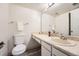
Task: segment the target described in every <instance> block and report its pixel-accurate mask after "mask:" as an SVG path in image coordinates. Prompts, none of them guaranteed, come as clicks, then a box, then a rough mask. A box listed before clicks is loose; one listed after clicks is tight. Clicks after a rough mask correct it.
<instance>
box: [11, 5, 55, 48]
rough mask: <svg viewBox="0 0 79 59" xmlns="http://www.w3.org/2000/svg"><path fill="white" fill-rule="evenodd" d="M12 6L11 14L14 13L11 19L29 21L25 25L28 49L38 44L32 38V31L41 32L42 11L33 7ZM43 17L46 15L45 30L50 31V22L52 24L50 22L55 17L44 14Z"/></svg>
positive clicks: (44, 19)
mask: <svg viewBox="0 0 79 59" xmlns="http://www.w3.org/2000/svg"><path fill="white" fill-rule="evenodd" d="M10 8H11V15H12V16H11V18H12V19H11V20H14V21H15V22H16V21H23V22H24V23H29V24H27V25H24V33H25V34H26V39H25V42H26V46H28V49H31V48H34V47H36V46H38V45H37V43H35V41H34V40H33V39H31V33H32V32H40V17H41V16H40V15H41V13H40V12H38V11H36V10H32V9H29V8H25V7H22V6H17V5H11V6H10ZM43 17H44V18H43V21H45V22H44V25H43V27H44V28H43V29H44V30H43V31H48V24H51V23H49V22H51V21H52V20H53V17H52V16H50V15H44V16H43ZM49 19H51V20H49ZM48 20H49V22H48Z"/></svg>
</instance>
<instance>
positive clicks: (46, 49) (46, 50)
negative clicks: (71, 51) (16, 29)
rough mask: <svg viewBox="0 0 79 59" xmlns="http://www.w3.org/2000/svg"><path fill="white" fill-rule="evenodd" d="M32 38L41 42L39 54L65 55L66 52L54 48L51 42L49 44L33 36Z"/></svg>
mask: <svg viewBox="0 0 79 59" xmlns="http://www.w3.org/2000/svg"><path fill="white" fill-rule="evenodd" d="M32 38H33V39H35V40H36V41H37V42H38V43H39V44H41V56H67V54H65V53H63V52H62V51H60V50H59V49H57V48H55V47H54V46H53V45H52V44H49V43H48V42H46V41H43V40H41V39H39V38H38V37H35V36H33V37H32Z"/></svg>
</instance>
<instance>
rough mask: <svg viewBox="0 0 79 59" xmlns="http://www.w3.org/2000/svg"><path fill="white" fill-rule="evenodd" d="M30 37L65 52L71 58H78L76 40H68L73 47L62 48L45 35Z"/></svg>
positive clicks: (78, 47)
mask: <svg viewBox="0 0 79 59" xmlns="http://www.w3.org/2000/svg"><path fill="white" fill-rule="evenodd" d="M32 35H33V36H35V37H37V38H38V39H40V40H42V41H45V42H47V43H49V44H51V45H52V46H54V47H55V48H57V49H59V50H61V51H63V52H65V53H67V54H69V55H71V56H79V41H78V40H70V41H73V42H74V43H75V45H74V46H62V45H59V44H56V42H54V41H53V40H52V39H51V37H49V36H48V35H47V34H39V33H32Z"/></svg>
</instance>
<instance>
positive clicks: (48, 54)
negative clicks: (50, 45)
mask: <svg viewBox="0 0 79 59" xmlns="http://www.w3.org/2000/svg"><path fill="white" fill-rule="evenodd" d="M41 56H51V52H49V51H48V50H47V49H46V48H45V47H44V46H41Z"/></svg>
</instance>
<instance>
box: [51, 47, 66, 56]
mask: <svg viewBox="0 0 79 59" xmlns="http://www.w3.org/2000/svg"><path fill="white" fill-rule="evenodd" d="M52 55H55V56H67V55H66V54H65V53H63V52H61V51H59V50H58V49H56V48H54V47H53V48H52Z"/></svg>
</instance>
